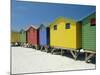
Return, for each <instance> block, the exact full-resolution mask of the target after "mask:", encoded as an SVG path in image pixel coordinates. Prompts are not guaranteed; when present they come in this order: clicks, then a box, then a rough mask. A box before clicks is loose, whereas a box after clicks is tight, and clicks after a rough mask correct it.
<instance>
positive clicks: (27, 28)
mask: <svg viewBox="0 0 100 75" xmlns="http://www.w3.org/2000/svg"><path fill="white" fill-rule="evenodd" d="M30 27H32V28H34V29H38V27H36V26H34V25H30V26H28V27H27V28H25V31H27V30H28V29H29V28H30Z"/></svg>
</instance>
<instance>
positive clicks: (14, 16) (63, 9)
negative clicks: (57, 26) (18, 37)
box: [11, 0, 96, 31]
mask: <svg viewBox="0 0 100 75" xmlns="http://www.w3.org/2000/svg"><path fill="white" fill-rule="evenodd" d="M95 11H96V6H89V5H73V4H56V3H41V2H26V1H16V0H12V5H11V30H13V31H20V30H21V29H24V28H26V27H28V26H29V25H34V26H37V27H39V26H40V24H42V23H43V24H46V25H48V24H50V23H51V22H53V21H54V20H55V19H57V18H59V17H61V16H62V17H65V18H71V19H74V20H76V21H79V20H81V19H82V18H84V17H86V16H88V15H89V14H91V13H93V12H95Z"/></svg>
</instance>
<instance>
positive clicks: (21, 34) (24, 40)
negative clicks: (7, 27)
mask: <svg viewBox="0 0 100 75" xmlns="http://www.w3.org/2000/svg"><path fill="white" fill-rule="evenodd" d="M20 42H21V45H24V44H25V43H26V31H25V30H24V29H22V30H21V31H20Z"/></svg>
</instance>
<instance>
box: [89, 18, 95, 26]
mask: <svg viewBox="0 0 100 75" xmlns="http://www.w3.org/2000/svg"><path fill="white" fill-rule="evenodd" d="M90 24H91V26H96V21H95V18H92V19H91V21H90Z"/></svg>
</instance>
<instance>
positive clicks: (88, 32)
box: [82, 12, 96, 60]
mask: <svg viewBox="0 0 100 75" xmlns="http://www.w3.org/2000/svg"><path fill="white" fill-rule="evenodd" d="M82 48H83V49H84V50H85V52H86V53H89V54H92V55H90V56H88V57H87V56H86V60H88V59H90V58H91V57H92V56H94V54H95V53H96V12H94V13H92V14H90V15H89V16H87V17H85V18H84V19H83V20H82ZM86 55H87V54H86Z"/></svg>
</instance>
